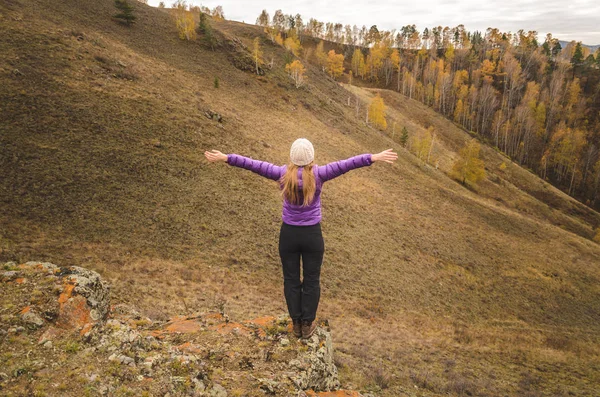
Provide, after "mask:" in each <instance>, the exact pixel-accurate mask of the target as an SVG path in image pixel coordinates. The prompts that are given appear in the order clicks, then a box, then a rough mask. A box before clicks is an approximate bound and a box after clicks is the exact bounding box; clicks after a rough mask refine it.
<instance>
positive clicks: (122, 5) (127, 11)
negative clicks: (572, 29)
mask: <svg viewBox="0 0 600 397" xmlns="http://www.w3.org/2000/svg"><path fill="white" fill-rule="evenodd" d="M115 7H116V8H117V9H118V10H119V12H118V13H117V14H115V15H114V18H116V19H118V20H119V22H122V23H124V24H125V25H127V26H129V25H131V24H132V23H133V22H134V21H135V15H133V7H132V6H131V4H129V3H128V2H127V0H115Z"/></svg>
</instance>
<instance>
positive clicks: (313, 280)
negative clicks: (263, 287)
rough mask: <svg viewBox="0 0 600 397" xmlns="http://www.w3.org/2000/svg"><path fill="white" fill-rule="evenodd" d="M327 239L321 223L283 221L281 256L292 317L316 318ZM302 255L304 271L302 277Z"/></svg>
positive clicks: (295, 318)
mask: <svg viewBox="0 0 600 397" xmlns="http://www.w3.org/2000/svg"><path fill="white" fill-rule="evenodd" d="M324 252H325V243H324V241H323V235H322V234H321V223H320V222H319V223H317V224H316V225H310V226H295V225H288V224H287V223H285V222H282V224H281V230H280V232H279V256H280V257H281V264H282V266H283V292H284V295H285V301H286V303H287V307H288V312H289V313H290V317H291V318H292V319H294V320H306V321H313V320H314V319H315V317H316V314H317V307H318V306H319V298H320V296H321V287H320V277H321V263H322V262H323V254H324ZM300 257H302V274H303V277H304V279H303V280H302V281H300Z"/></svg>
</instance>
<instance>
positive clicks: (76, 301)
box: [56, 293, 93, 328]
mask: <svg viewBox="0 0 600 397" xmlns="http://www.w3.org/2000/svg"><path fill="white" fill-rule="evenodd" d="M63 294H64V293H63ZM63 294H61V296H62V295H63ZM59 302H60V299H59ZM92 322H93V321H92V318H91V316H90V309H89V307H88V305H87V299H85V298H84V297H83V296H81V295H75V296H73V297H71V298H69V299H68V300H66V301H64V302H61V303H60V309H59V315H58V319H57V321H56V324H57V325H58V326H60V327H62V328H79V327H83V326H85V325H86V324H88V323H92Z"/></svg>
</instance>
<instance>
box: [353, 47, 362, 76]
mask: <svg viewBox="0 0 600 397" xmlns="http://www.w3.org/2000/svg"><path fill="white" fill-rule="evenodd" d="M364 63H365V57H364V55H363V53H362V51H361V50H359V49H358V48H356V49H355V50H354V52H353V53H352V71H353V72H354V75H355V76H358V75H359V74H360V67H361V64H362V65H364Z"/></svg>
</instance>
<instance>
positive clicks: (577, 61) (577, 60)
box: [571, 41, 583, 66]
mask: <svg viewBox="0 0 600 397" xmlns="http://www.w3.org/2000/svg"><path fill="white" fill-rule="evenodd" d="M582 63H583V48H582V47H581V41H578V42H577V45H575V52H573V57H571V64H573V66H578V65H581V64H582Z"/></svg>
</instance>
